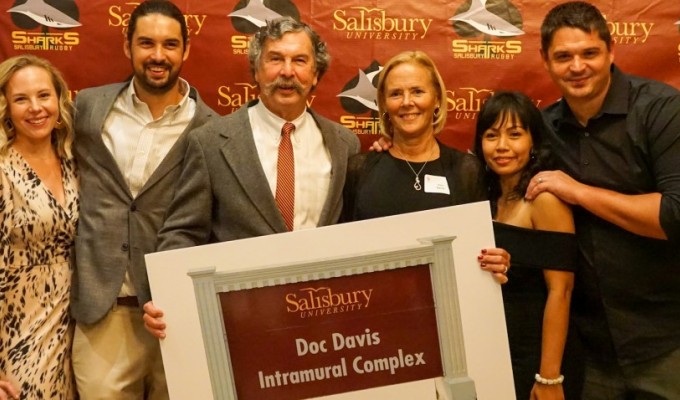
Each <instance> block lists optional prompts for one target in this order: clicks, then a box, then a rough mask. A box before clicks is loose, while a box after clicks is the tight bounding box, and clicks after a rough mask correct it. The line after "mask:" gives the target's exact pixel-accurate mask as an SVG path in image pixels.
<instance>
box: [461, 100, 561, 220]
mask: <svg viewBox="0 0 680 400" xmlns="http://www.w3.org/2000/svg"><path fill="white" fill-rule="evenodd" d="M508 118H511V119H513V120H517V121H518V122H520V123H521V125H522V126H523V127H524V129H526V130H527V131H528V132H529V134H530V135H531V140H532V142H533V147H532V149H531V157H530V159H529V161H528V162H527V165H526V166H525V168H524V170H523V171H522V173H521V175H520V178H519V182H517V185H516V186H515V187H514V189H513V190H512V192H511V193H510V194H509V198H511V199H512V198H514V199H521V198H523V197H524V193H525V192H526V190H527V186H529V181H531V178H532V177H533V176H534V175H536V174H537V173H538V172H540V171H544V170H547V169H553V165H554V162H553V159H552V157H551V156H550V150H549V148H548V146H547V145H546V143H545V141H544V133H545V131H546V129H549V128H548V127H547V126H546V125H545V123H544V121H543V116H542V115H541V111H540V110H539V109H538V108H537V107H536V106H535V105H534V103H533V102H532V101H531V99H530V98H529V97H528V96H527V95H525V94H524V93H521V92H515V91H501V92H497V93H496V94H494V95H493V96H491V97H490V98H489V99H488V100H487V101H486V102H485V103H484V105H483V106H482V109H481V110H480V111H479V115H478V116H477V128H476V131H475V143H474V153H475V155H476V156H477V158H478V159H479V161H480V162H481V163H482V165H484V166H485V168H484V170H485V172H484V181H485V183H486V185H487V188H488V191H489V200H490V201H491V209H492V213H493V215H496V211H497V205H498V199H499V198H500V196H501V194H502V193H501V186H500V180H499V177H498V175H497V174H496V173H495V172H493V171H492V170H491V169H490V168H489V167H488V165H487V163H486V160H485V159H484V152H483V151H482V137H483V135H484V132H486V131H487V130H488V129H489V128H491V127H493V126H495V125H497V122H500V123H501V124H502V123H504V122H505V121H506V120H507V119H508Z"/></svg>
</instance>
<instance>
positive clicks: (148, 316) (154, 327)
mask: <svg viewBox="0 0 680 400" xmlns="http://www.w3.org/2000/svg"><path fill="white" fill-rule="evenodd" d="M143 318H144V328H146V330H147V331H149V333H150V334H152V335H154V336H155V337H157V338H159V339H165V328H166V326H165V322H163V320H162V319H161V318H163V311H162V310H161V309H159V308H156V307H155V306H154V305H153V302H152V301H149V302H147V303H146V304H144V317H143Z"/></svg>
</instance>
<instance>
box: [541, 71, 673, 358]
mask: <svg viewBox="0 0 680 400" xmlns="http://www.w3.org/2000/svg"><path fill="white" fill-rule="evenodd" d="M544 116H545V118H546V121H547V123H548V125H549V127H551V128H552V132H548V135H547V138H548V142H549V143H550V145H551V146H552V150H553V154H554V155H555V157H556V159H557V160H558V163H559V166H560V168H561V169H562V170H564V171H565V172H567V173H568V174H569V175H571V176H572V177H574V178H575V179H577V180H578V181H580V182H583V183H585V184H588V185H593V186H597V187H602V188H605V189H610V190H613V191H616V192H620V193H624V194H644V193H654V192H660V193H661V194H662V200H661V211H660V215H659V218H660V221H661V226H662V227H663V229H664V231H665V233H666V235H667V236H668V237H669V240H668V241H665V240H655V239H651V238H646V237H642V236H639V235H635V234H633V233H630V232H628V231H626V230H624V229H622V228H619V227H617V226H615V225H613V224H611V223H609V222H607V221H604V220H603V219H600V218H598V217H596V216H595V215H593V214H591V213H589V212H587V211H585V210H584V209H581V208H578V207H576V208H575V209H574V219H575V223H576V234H577V238H578V241H579V249H580V256H581V269H580V270H579V271H578V273H577V274H576V286H575V291H574V297H573V300H572V302H573V311H574V314H575V316H576V321H577V323H578V324H579V327H580V330H581V332H582V333H583V335H584V340H585V345H586V346H587V347H588V350H589V353H590V354H594V355H596V356H599V357H601V358H603V359H604V360H607V361H612V360H618V362H620V363H621V364H629V363H634V362H639V361H644V360H648V359H652V358H654V357H657V356H660V355H662V354H664V353H666V352H669V351H671V350H673V349H676V348H678V347H680V248H679V247H678V246H679V245H680V92H679V91H678V90H676V89H674V88H672V87H670V86H668V85H665V84H663V83H660V82H656V81H652V80H648V79H644V78H639V77H635V76H631V75H626V74H623V73H622V72H621V71H620V70H619V69H617V68H616V67H614V66H613V67H612V82H611V86H610V88H609V92H608V93H607V96H606V98H605V101H604V104H603V107H602V110H601V111H600V112H599V113H598V114H597V115H596V116H595V117H593V118H591V119H590V120H589V121H588V124H587V125H586V126H585V127H583V126H581V125H580V124H579V123H578V122H577V120H576V118H575V117H574V115H573V113H572V112H571V110H570V108H569V106H568V105H567V103H566V102H565V101H564V100H560V101H558V102H557V103H555V104H553V105H551V106H549V107H548V108H547V109H546V110H545V111H544Z"/></svg>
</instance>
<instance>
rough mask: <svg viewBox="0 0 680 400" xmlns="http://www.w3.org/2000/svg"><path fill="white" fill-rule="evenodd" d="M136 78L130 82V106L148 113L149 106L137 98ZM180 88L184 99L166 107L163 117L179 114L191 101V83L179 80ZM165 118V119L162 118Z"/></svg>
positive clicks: (127, 94) (127, 95) (128, 96)
mask: <svg viewBox="0 0 680 400" xmlns="http://www.w3.org/2000/svg"><path fill="white" fill-rule="evenodd" d="M135 79H136V78H134V77H133V78H132V79H131V80H130V84H129V85H128V88H127V93H126V96H125V97H126V98H127V99H128V101H129V105H131V106H132V107H133V108H134V109H135V110H138V111H139V110H140V109H143V110H147V111H148V106H147V105H146V103H144V102H143V101H142V100H141V99H140V98H139V96H137V91H136V90H135V85H134V82H135ZM179 88H180V90H181V91H182V99H181V100H180V101H179V103H177V104H171V105H169V106H167V107H165V111H164V112H163V116H166V115H168V114H171V113H172V114H174V113H177V112H178V111H179V110H180V109H181V108H182V107H183V106H184V105H185V104H187V102H188V101H189V100H188V99H189V93H190V92H191V90H190V86H189V83H188V82H187V81H186V80H184V79H182V78H179ZM161 118H163V117H161Z"/></svg>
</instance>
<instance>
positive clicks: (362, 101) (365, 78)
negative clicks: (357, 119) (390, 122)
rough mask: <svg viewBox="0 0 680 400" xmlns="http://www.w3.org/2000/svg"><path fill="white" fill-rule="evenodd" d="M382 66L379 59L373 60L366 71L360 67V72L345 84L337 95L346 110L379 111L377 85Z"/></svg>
mask: <svg viewBox="0 0 680 400" xmlns="http://www.w3.org/2000/svg"><path fill="white" fill-rule="evenodd" d="M382 68H383V67H382V66H381V65H380V64H379V63H378V62H377V61H373V62H372V63H371V65H370V66H369V67H368V68H367V69H366V70H365V71H363V70H361V69H359V73H358V74H357V75H356V76H355V77H354V78H352V79H351V80H350V81H349V82H348V83H347V84H346V85H345V87H344V88H343V91H342V92H340V94H338V95H337V97H340V104H341V105H342V108H344V109H345V111H347V112H350V113H352V114H364V113H366V112H368V111H374V112H376V113H377V112H378V103H377V100H378V92H377V89H376V85H377V84H378V74H379V73H380V71H382Z"/></svg>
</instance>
